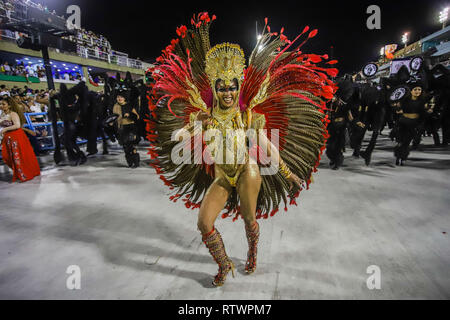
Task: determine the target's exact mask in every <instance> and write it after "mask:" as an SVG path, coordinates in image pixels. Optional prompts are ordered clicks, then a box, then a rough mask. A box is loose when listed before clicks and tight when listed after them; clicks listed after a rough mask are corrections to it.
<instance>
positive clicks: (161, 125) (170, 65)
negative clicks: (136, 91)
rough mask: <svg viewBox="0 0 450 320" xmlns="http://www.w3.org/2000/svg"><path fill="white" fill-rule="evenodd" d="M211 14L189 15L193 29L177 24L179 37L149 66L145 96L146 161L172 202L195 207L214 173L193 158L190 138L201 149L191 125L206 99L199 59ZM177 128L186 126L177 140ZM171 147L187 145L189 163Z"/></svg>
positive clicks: (202, 56)
mask: <svg viewBox="0 0 450 320" xmlns="http://www.w3.org/2000/svg"><path fill="white" fill-rule="evenodd" d="M214 19H215V17H213V18H212V19H210V18H209V16H208V14H207V13H201V14H199V15H198V16H197V17H194V18H193V19H192V25H193V26H194V28H193V29H187V27H185V26H181V27H179V28H178V29H177V34H178V36H179V38H177V39H174V40H172V42H171V44H170V45H169V46H168V47H166V49H165V50H163V54H162V55H161V56H160V57H159V58H157V63H158V65H157V66H155V67H154V68H152V69H151V70H150V71H151V72H152V77H153V79H154V80H155V83H154V84H153V85H152V87H151V94H149V97H150V96H151V97H155V99H149V108H150V112H151V114H152V119H151V120H148V121H147V138H148V140H149V141H150V143H151V145H150V148H149V151H148V153H149V154H150V156H151V158H152V159H153V160H154V161H153V162H152V163H151V164H150V165H151V166H152V167H153V168H154V169H155V170H156V172H157V174H159V175H160V179H161V180H162V181H163V182H164V184H165V185H167V186H168V187H169V188H170V189H171V190H173V192H174V194H173V195H172V196H171V197H170V199H171V200H172V201H175V202H176V201H177V200H178V199H180V198H183V201H184V202H185V205H186V207H188V208H192V209H194V208H198V207H200V203H201V200H202V198H203V195H204V193H205V192H206V190H207V189H208V187H209V186H210V185H211V183H212V181H213V179H214V172H213V170H212V167H211V166H210V165H207V164H204V163H199V161H198V160H199V159H197V158H199V157H198V155H196V153H195V152H194V148H193V147H194V146H195V143H194V142H195V141H197V142H198V141H199V143H200V145H201V146H202V150H204V148H205V145H204V143H203V142H202V139H201V136H200V134H198V133H197V134H194V132H193V131H192V124H193V121H194V120H195V119H196V115H197V113H198V112H199V111H204V112H208V108H209V107H210V106H211V104H212V92H211V89H210V87H209V82H208V78H207V76H206V75H205V73H204V69H205V67H204V61H205V55H206V52H207V51H208V50H209V47H210V44H209V34H208V29H209V25H210V22H211V21H212V20H214ZM155 100H156V101H155ZM183 128H190V129H189V130H190V133H191V138H190V139H185V140H183V141H181V142H180V141H178V140H176V139H174V136H173V134H174V133H175V132H177V131H178V130H179V129H183ZM175 148H180V149H184V150H185V151H189V153H190V156H191V161H190V163H191V164H188V163H187V162H188V161H184V162H181V163H177V161H174V159H173V156H174V154H173V153H174V152H177V151H176V150H178V149H175ZM185 148H186V149H185ZM180 152H181V153H179V154H178V155H183V152H184V151H180ZM200 156H201V155H200ZM195 157H196V158H195ZM200 160H201V159H200Z"/></svg>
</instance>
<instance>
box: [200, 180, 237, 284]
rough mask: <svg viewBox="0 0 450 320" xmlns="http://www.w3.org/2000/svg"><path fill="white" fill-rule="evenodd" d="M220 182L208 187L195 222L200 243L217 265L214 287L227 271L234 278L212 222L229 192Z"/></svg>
mask: <svg viewBox="0 0 450 320" xmlns="http://www.w3.org/2000/svg"><path fill="white" fill-rule="evenodd" d="M222 179H223V178H222ZM222 182H223V180H221V179H220V178H218V179H216V180H215V181H214V182H213V183H212V185H211V186H210V187H209V189H208V191H207V192H206V195H205V197H204V198H203V200H202V205H201V206H200V212H199V215H198V222H197V226H198V229H199V230H200V232H201V233H202V241H203V242H204V243H205V245H206V247H207V248H208V250H209V253H210V254H211V256H212V257H213V259H214V261H216V263H217V264H218V265H219V272H218V273H217V275H216V276H215V277H214V281H213V285H215V286H221V285H223V284H224V283H225V280H226V277H227V274H228V272H229V271H232V272H233V276H234V264H233V262H232V261H231V259H230V258H229V257H228V255H227V253H226V251H225V246H224V244H223V241H222V237H221V235H220V233H219V231H217V230H216V229H215V228H214V222H215V221H216V219H217V216H218V215H219V214H220V211H222V209H223V207H224V206H225V203H226V201H227V200H228V197H229V195H230V192H231V187H230V188H226V187H225V186H226V184H225V183H222Z"/></svg>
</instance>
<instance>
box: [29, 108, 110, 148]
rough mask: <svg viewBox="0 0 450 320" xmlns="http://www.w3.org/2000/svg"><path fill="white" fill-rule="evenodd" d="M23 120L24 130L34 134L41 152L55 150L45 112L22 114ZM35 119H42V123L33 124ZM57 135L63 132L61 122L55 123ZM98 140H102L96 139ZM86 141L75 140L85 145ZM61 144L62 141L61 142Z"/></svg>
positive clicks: (51, 129) (52, 135)
mask: <svg viewBox="0 0 450 320" xmlns="http://www.w3.org/2000/svg"><path fill="white" fill-rule="evenodd" d="M24 115H25V120H26V121H27V124H26V125H24V127H25V128H27V129H30V130H32V131H34V132H36V139H37V140H38V143H39V147H40V149H41V150H54V149H55V139H54V134H53V127H52V123H51V122H46V121H48V116H47V112H31V113H24ZM32 117H34V118H37V117H42V118H43V120H44V122H33V119H32ZM57 128H58V133H57V134H58V135H61V134H62V133H63V132H64V124H63V122H62V121H57ZM98 140H102V138H97V141H98ZM86 142H87V140H85V139H81V138H77V144H83V143H86ZM61 143H62V141H61Z"/></svg>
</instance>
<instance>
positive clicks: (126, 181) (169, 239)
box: [0, 136, 450, 299]
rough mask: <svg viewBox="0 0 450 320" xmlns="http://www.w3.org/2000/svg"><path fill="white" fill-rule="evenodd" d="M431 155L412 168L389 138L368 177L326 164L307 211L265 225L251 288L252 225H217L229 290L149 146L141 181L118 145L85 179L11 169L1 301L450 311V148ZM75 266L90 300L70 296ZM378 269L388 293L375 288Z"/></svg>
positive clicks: (353, 164)
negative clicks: (230, 265) (295, 303)
mask: <svg viewBox="0 0 450 320" xmlns="http://www.w3.org/2000/svg"><path fill="white" fill-rule="evenodd" d="M431 143H432V142H431V139H430V138H426V139H425V140H424V146H423V147H422V150H421V151H413V152H412V154H411V158H410V160H409V161H408V163H407V166H405V167H395V166H394V159H393V155H392V147H393V143H392V142H390V141H389V140H388V139H387V138H386V136H382V137H381V139H380V146H379V147H378V148H377V149H376V150H375V152H374V157H373V162H372V164H371V165H370V166H369V167H366V166H365V165H364V163H363V160H361V159H353V158H352V157H351V150H348V151H347V152H346V159H345V166H344V167H343V168H341V169H340V170H338V171H333V170H330V169H329V168H328V165H327V163H328V160H327V159H326V157H325V156H324V158H325V159H324V160H323V161H322V164H321V166H320V169H319V172H318V173H317V174H315V176H314V177H315V183H314V184H312V185H311V189H310V190H309V191H306V192H304V193H302V197H301V200H300V202H299V206H298V207H291V208H290V209H289V211H288V212H287V213H285V212H284V211H282V212H280V213H278V214H277V215H276V216H275V217H273V218H270V219H268V220H262V221H261V220H260V225H261V239H260V246H259V256H258V261H259V263H258V269H257V271H256V273H255V274H253V275H251V276H247V275H245V274H244V273H243V267H244V263H245V257H246V250H247V243H246V239H245V234H244V227H243V222H242V220H239V221H237V222H234V223H233V222H232V221H231V220H228V219H227V220H219V221H218V222H217V228H218V229H219V230H220V231H221V233H222V235H223V238H224V242H225V245H226V248H227V252H228V254H229V255H230V257H231V258H232V259H233V261H234V262H235V264H236V266H237V268H238V272H237V275H236V278H232V277H231V274H230V276H229V278H228V280H227V283H226V284H225V285H224V286H223V287H221V288H212V287H211V285H210V282H211V280H212V277H213V275H214V274H215V272H216V271H217V266H216V265H215V263H214V262H213V260H212V258H211V257H210V256H209V253H208V251H207V249H206V248H205V247H204V245H203V244H202V242H201V237H200V234H199V232H198V231H197V229H196V219H197V217H196V212H194V211H191V210H187V209H185V207H184V206H183V203H179V202H177V203H172V202H170V201H169V199H168V189H166V188H165V187H164V186H163V183H162V182H161V180H159V178H158V176H157V175H156V174H155V173H154V171H153V170H152V169H151V168H150V167H149V166H147V165H146V163H148V162H149V161H148V160H147V156H146V155H145V147H141V148H140V152H141V159H143V163H142V166H141V167H140V168H138V169H134V170H133V169H129V168H127V167H126V166H125V159H124V155H123V152H122V151H121V150H120V148H119V147H118V146H116V145H114V146H112V151H111V154H110V155H107V156H102V155H98V156H95V157H93V158H90V159H89V160H88V162H87V163H86V165H83V166H80V167H70V166H58V167H56V166H54V165H53V164H52V163H51V157H50V156H47V157H43V158H41V161H42V162H43V170H42V176H41V177H39V178H36V179H34V180H32V181H30V182H26V183H14V184H11V183H10V182H9V181H10V179H11V173H10V172H9V171H8V170H7V169H6V168H5V166H3V167H0V203H1V205H0V207H1V210H0V298H1V299H449V298H450V238H449V234H448V233H449V232H450V210H449V208H450V197H449V189H450V188H449V187H450V179H449V178H450V174H449V173H450V148H435V147H432V146H431ZM72 265H76V266H78V267H79V268H80V276H81V278H80V279H81V281H80V284H81V288H80V289H79V290H69V289H68V288H67V285H66V283H67V280H68V278H69V277H71V275H69V274H68V273H66V271H67V269H68V267H69V266H72ZM369 266H377V267H378V268H379V271H380V289H376V288H375V289H373V290H370V289H369V288H368V286H367V280H368V278H369V277H372V278H371V279H372V280H373V277H374V276H376V275H377V274H374V275H372V274H368V273H367V271H368V267H369ZM372 268H373V267H372ZM375 269H376V267H375ZM370 270H371V269H370V268H369V271H370ZM371 279H369V283H374V282H373V281H372V280H371ZM69 282H70V281H69Z"/></svg>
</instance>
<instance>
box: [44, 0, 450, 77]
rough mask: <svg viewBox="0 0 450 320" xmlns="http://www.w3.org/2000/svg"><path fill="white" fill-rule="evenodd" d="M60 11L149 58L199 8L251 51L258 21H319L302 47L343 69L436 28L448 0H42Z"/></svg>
mask: <svg viewBox="0 0 450 320" xmlns="http://www.w3.org/2000/svg"><path fill="white" fill-rule="evenodd" d="M38 2H41V3H43V4H44V5H47V6H48V7H49V9H50V10H53V9H55V10H56V12H57V13H58V14H59V15H61V14H63V13H65V10H66V8H67V6H68V5H70V4H77V5H79V6H80V8H81V26H82V27H83V28H85V29H87V30H92V31H94V32H96V33H100V34H103V35H104V36H106V37H107V38H108V40H109V41H110V42H111V45H112V48H113V49H115V50H118V51H123V52H126V53H128V54H129V55H130V57H131V58H137V57H139V58H140V59H144V60H145V61H148V62H152V61H154V59H155V58H156V57H157V56H158V55H159V54H160V52H161V50H162V49H164V48H165V47H166V46H167V45H168V44H169V42H170V40H171V39H172V38H176V37H177V35H176V33H175V29H176V28H177V27H178V26H180V25H182V24H184V25H187V26H188V27H189V26H190V19H191V17H192V15H193V14H194V13H198V12H201V11H208V12H209V14H210V16H212V15H213V14H215V15H216V16H217V20H216V21H214V23H213V25H212V27H211V44H212V45H214V44H216V43H220V42H224V41H228V42H234V43H238V44H239V45H240V46H241V47H242V48H243V49H244V51H245V53H246V54H247V55H248V54H250V52H251V50H252V49H253V46H254V45H255V43H256V30H255V22H256V21H258V26H259V30H260V31H261V27H262V25H263V24H264V18H265V17H268V18H269V25H270V26H271V29H272V31H279V30H280V29H281V27H284V28H285V32H284V33H285V34H286V35H287V36H288V38H289V39H291V40H292V39H293V38H294V37H295V36H296V35H297V34H298V33H300V32H301V31H302V30H303V27H304V26H305V25H309V26H310V27H311V28H312V29H314V28H317V29H319V33H318V35H317V36H316V37H315V38H314V39H312V40H310V41H309V42H308V43H307V45H306V46H305V47H304V49H303V51H304V52H311V53H317V54H323V53H328V54H330V48H331V46H333V47H334V50H333V52H334V58H336V59H338V60H339V64H338V68H339V69H340V71H341V73H345V72H353V71H357V70H360V69H361V67H362V66H363V65H364V64H365V63H367V62H369V61H373V60H377V58H378V55H379V51H380V48H381V47H382V46H383V45H386V44H391V43H397V44H398V45H399V46H402V43H401V37H402V34H403V33H404V32H410V40H409V43H412V42H414V41H417V40H419V39H420V38H422V37H424V36H426V35H428V34H430V33H432V32H434V31H437V30H439V29H440V28H441V27H442V26H441V25H440V24H439V21H438V15H439V11H441V10H442V9H443V8H444V7H446V6H450V0H448V1H445V0H444V1H443V0H427V1H426V0H421V1H403V0H390V1H365V0H362V1H355V0H352V1H338V0H335V1H320V0H316V1H301V0H297V1H277V0H272V1H246V2H244V1H213V0H210V1H183V2H180V1H171V0H166V1H162V0H160V1H137V0H127V1H116V0H95V1H94V0H40V1H38ZM372 4H376V5H378V6H380V8H381V30H368V29H367V27H366V20H367V18H368V17H369V15H368V14H367V13H366V10H367V7H368V6H369V5H372Z"/></svg>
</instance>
